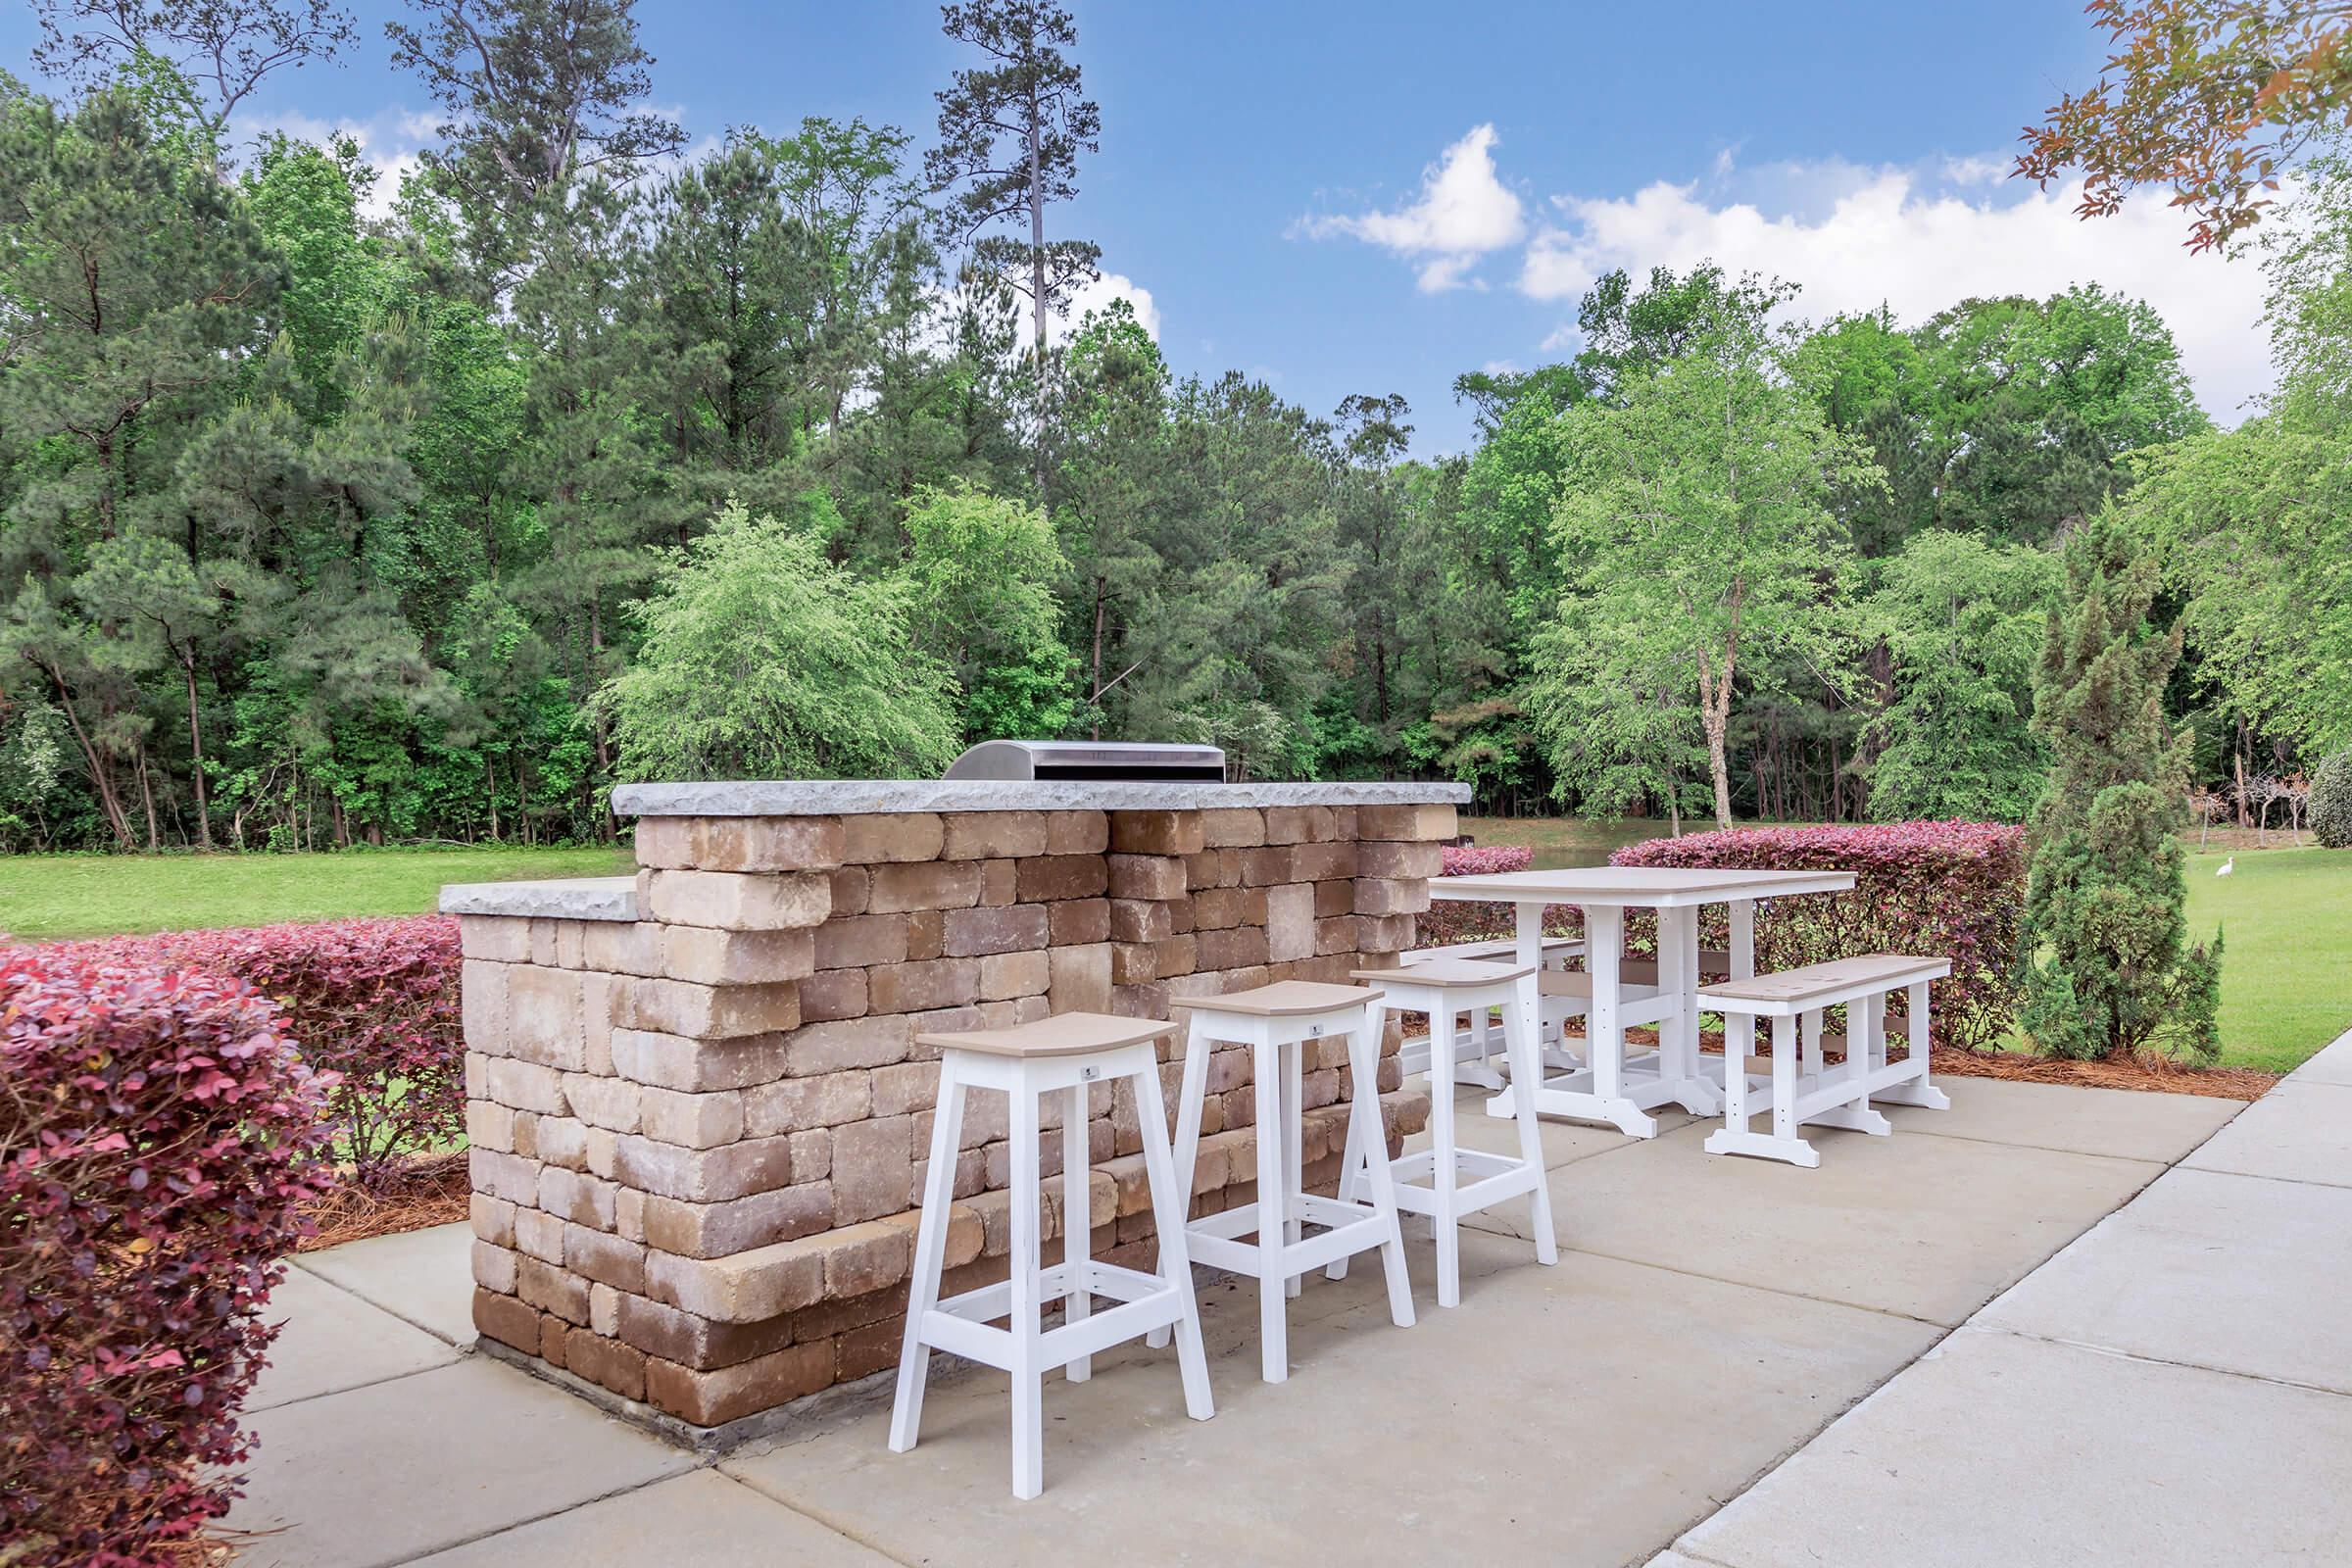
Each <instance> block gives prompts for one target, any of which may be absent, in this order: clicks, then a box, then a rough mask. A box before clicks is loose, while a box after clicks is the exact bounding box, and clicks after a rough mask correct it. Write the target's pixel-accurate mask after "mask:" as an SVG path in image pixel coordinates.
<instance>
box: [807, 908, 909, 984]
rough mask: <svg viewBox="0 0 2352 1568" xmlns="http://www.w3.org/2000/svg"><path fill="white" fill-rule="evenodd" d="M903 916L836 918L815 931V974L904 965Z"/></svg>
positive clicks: (905, 952)
mask: <svg viewBox="0 0 2352 1568" xmlns="http://www.w3.org/2000/svg"><path fill="white" fill-rule="evenodd" d="M907 920H908V917H907V916H906V915H904V914H862V915H854V916H849V917H846V918H844V917H840V916H836V917H835V918H833V919H831V920H827V921H826V922H825V923H824V924H823V925H820V926H818V927H817V928H816V932H815V962H816V967H817V968H818V970H820V971H822V970H826V969H851V968H862V967H864V966H865V965H867V964H869V963H905V962H906V961H907Z"/></svg>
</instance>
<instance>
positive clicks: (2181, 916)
mask: <svg viewBox="0 0 2352 1568" xmlns="http://www.w3.org/2000/svg"><path fill="white" fill-rule="evenodd" d="M2065 561H2066V573H2067V587H2068V600H2069V604H2070V606H2071V608H2070V609H2068V610H2067V611H2065V612H2053V613H2051V615H2050V619H2049V625H2048V630H2047V632H2046V634H2045V636H2044V639H2043V645H2042V654H2041V663H2040V667H2039V668H2038V669H2037V670H2036V671H2035V674H2034V733H2035V734H2037V735H2038V736H2040V738H2041V740H2042V741H2043V743H2044V744H2045V745H2047V746H2048V748H2049V750H2050V755H2051V759H2052V766H2051V769H2050V777H2049V782H2048V784H2047V785H2046V786H2045V787H2044V789H2043V792H2042V796H2041V801H2040V804H2039V805H2037V806H2036V807H2035V808H2034V817H2033V820H2032V822H2031V823H2030V824H2029V827H2028V841H2029V843H2030V844H2031V845H2032V849H2033V863H2032V868H2031V870H2030V871H2029V873H2028V877H2027V888H2026V923H2025V939H2024V975H2023V990H2024V1007H2023V1011H2022V1014H2021V1018H2022V1021H2023V1023H2024V1025H2025V1029H2026V1032H2027V1033H2028V1034H2030V1035H2032V1036H2033V1038H2034V1043H2035V1044H2036V1045H2037V1046H2038V1047H2039V1048H2040V1049H2041V1050H2042V1051H2043V1052H2045V1053H2047V1054H2051V1055H2059V1056H2076V1057H2113V1056H2128V1055H2131V1054H2133V1053H2136V1052H2138V1051H2141V1050H2143V1049H2146V1048H2149V1047H2161V1048H2169V1049H2170V1050H2172V1051H2173V1052H2175V1053H2176V1054H2180V1055H2182V1056H2186V1057H2188V1058H2190V1059H2192V1060H2198V1061H2206V1060H2211V1059H2212V1058H2213V1056H2214V1055H2215V1054H2218V1052H2219V1050H2220V1040H2219V1038H2218V1034H2217V1020H2216V1017H2215V1010H2216V1003H2217V1001H2218V997H2217V989H2218V988H2217V980H2218V976H2219V972H2220V964H2221V942H2220V940H2219V938H2218V937H2217V938H2216V940H2215V942H2214V944H2213V946H2212V947H2211V948H2210V949H2208V948H2205V947H2202V946H2199V947H2194V948H2191V947H2190V946H2189V945H2188V942H2187V919H2186V915H2185V913H2184V905H2185V902H2186V899H2187V887H2186V885H2185V884H2184V883H2183V882H2182V880H2181V863H2182V860H2183V858H2184V852H2183V851H2182V849H2181V847H2180V840H2179V839H2178V838H2176V837H2175V832H2176V830H2177V829H2178V827H2179V826H2180V813H2181V807H2180V801H2181V798H2182V786H2183V785H2184V783H2185V781H2186V778H2187V768H2188V742H2189V735H2188V731H2187V730H2186V729H2185V728H2180V729H2176V728H2174V727H2173V725H2172V724H2171V723H2170V722H2169V721H2168V720H2167V719H2166V717H2165V714H2164V706H2163V698H2164V686H2165V681H2166V679H2167V677H2169V676H2170V675H2171V673H2172V670H2173V666H2174V665H2175V664H2176V663H2177V662H2179V661H2180V628H2178V627H2175V628H2174V629H2173V630H2172V631H2170V632H2167V633H2162V634H2159V633H2158V632H2156V631H2155V630H2154V629H2153V628H2152V627H2151V626H2150V625H2149V622H2148V610H2149V606H2150V605H2151V603H2152V602H2153V601H2154V599H2155V596H2156V585H2157V584H2156V566H2155V563H2154V562H2152V561H2150V560H2148V559H2146V558H2145V557H2139V556H2134V555H2133V554H2132V553H2131V549H2130V546H2129V544H2128V542H2127V541H2126V540H2125V539H2124V537H2123V535H2122V534H2121V533H2120V532H2119V531H2118V530H2117V529H2116V528H2115V526H2114V525H2113V523H2112V522H2110V521H2109V520H2107V519H2106V518H2104V517H2102V518H2099V519H2096V520H2093V521H2092V522H2090V523H2087V524H2085V525H2084V526H2083V527H2082V530H2081V531H2079V532H2078V533H2077V534H2076V535H2075V536H2074V537H2073V538H2072V539H2070V540H2069V541H2068V542H2067V546H2066V552H2065Z"/></svg>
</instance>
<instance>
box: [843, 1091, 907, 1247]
mask: <svg viewBox="0 0 2352 1568" xmlns="http://www.w3.org/2000/svg"><path fill="white" fill-rule="evenodd" d="M832 1181H833V1221H834V1223H835V1224H836V1225H853V1224H856V1223H857V1222H858V1221H859V1220H868V1219H879V1218H881V1217H882V1216H883V1215H885V1214H896V1213H898V1212H899V1211H900V1210H902V1209H904V1208H906V1207H907V1205H908V1204H909V1203H911V1202H913V1201H914V1118H913V1117H912V1116H884V1117H879V1118H876V1119H874V1120H872V1121H859V1122H851V1123H850V1124H848V1125H847V1126H843V1127H836V1128H834V1129H833V1177H832Z"/></svg>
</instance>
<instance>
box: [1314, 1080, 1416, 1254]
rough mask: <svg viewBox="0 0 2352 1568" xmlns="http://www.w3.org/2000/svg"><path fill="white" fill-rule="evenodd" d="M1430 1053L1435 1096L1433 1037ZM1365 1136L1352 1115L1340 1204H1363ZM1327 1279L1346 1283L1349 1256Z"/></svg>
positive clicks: (1343, 1157) (1344, 1151)
mask: <svg viewBox="0 0 2352 1568" xmlns="http://www.w3.org/2000/svg"><path fill="white" fill-rule="evenodd" d="M1429 1049H1430V1072H1431V1074H1432V1076H1431V1078H1430V1086H1431V1093H1433V1094H1434V1093H1436V1086H1437V1078H1436V1076H1435V1074H1436V1072H1437V1049H1438V1048H1437V1041H1436V1039H1435V1037H1432V1039H1431V1041H1430V1048H1429ZM1363 1132H1364V1129H1363V1123H1362V1120H1361V1118H1359V1117H1357V1116H1356V1115H1354V1114H1353V1113H1352V1112H1350V1113H1349V1115H1348V1141H1347V1143H1346V1145H1345V1146H1343V1147H1342V1149H1341V1151H1340V1187H1339V1194H1338V1197H1339V1200H1340V1201H1341V1202H1343V1203H1360V1202H1362V1201H1364V1149H1363ZM1323 1277H1324V1278H1325V1279H1327V1280H1344V1279H1346V1278H1347V1277H1348V1258H1347V1256H1345V1255H1343V1256H1340V1257H1335V1258H1333V1259H1332V1260H1331V1262H1330V1264H1329V1265H1328V1266H1326V1267H1325V1268H1324V1270H1323Z"/></svg>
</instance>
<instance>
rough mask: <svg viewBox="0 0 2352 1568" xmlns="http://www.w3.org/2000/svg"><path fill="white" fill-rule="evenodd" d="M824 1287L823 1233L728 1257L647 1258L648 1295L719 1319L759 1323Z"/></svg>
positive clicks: (652, 1254)
mask: <svg viewBox="0 0 2352 1568" xmlns="http://www.w3.org/2000/svg"><path fill="white" fill-rule="evenodd" d="M824 1289H825V1249H824V1239H823V1238H822V1237H821V1236H809V1237H802V1238H800V1239H798V1240H795V1241H789V1242H777V1243H774V1244H771V1245H769V1246H766V1247H756V1248H753V1249H751V1250H749V1251H742V1252H736V1253H734V1254H733V1255H732V1256H728V1257H705V1258H698V1257H678V1256H674V1255H672V1254H671V1253H668V1252H664V1251H660V1250H654V1251H649V1252H647V1253H646V1257H645V1292H644V1294H645V1296H646V1297H647V1299H650V1300H655V1301H659V1302H661V1303H662V1305H664V1306H674V1307H676V1308H678V1309H679V1310H680V1311H683V1312H692V1313H693V1314H695V1315H696V1316H697V1317H707V1318H710V1319H711V1321H713V1322H717V1323H758V1322H760V1321H761V1320H763V1319H766V1318H771V1317H776V1316H778V1315H780V1314H782V1313H785V1312H792V1311H797V1310H799V1309H800V1308H802V1307H804V1306H809V1305H812V1304H813V1303H814V1302H815V1301H817V1300H818V1299H820V1298H821V1297H822V1296H823V1295H824Z"/></svg>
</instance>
